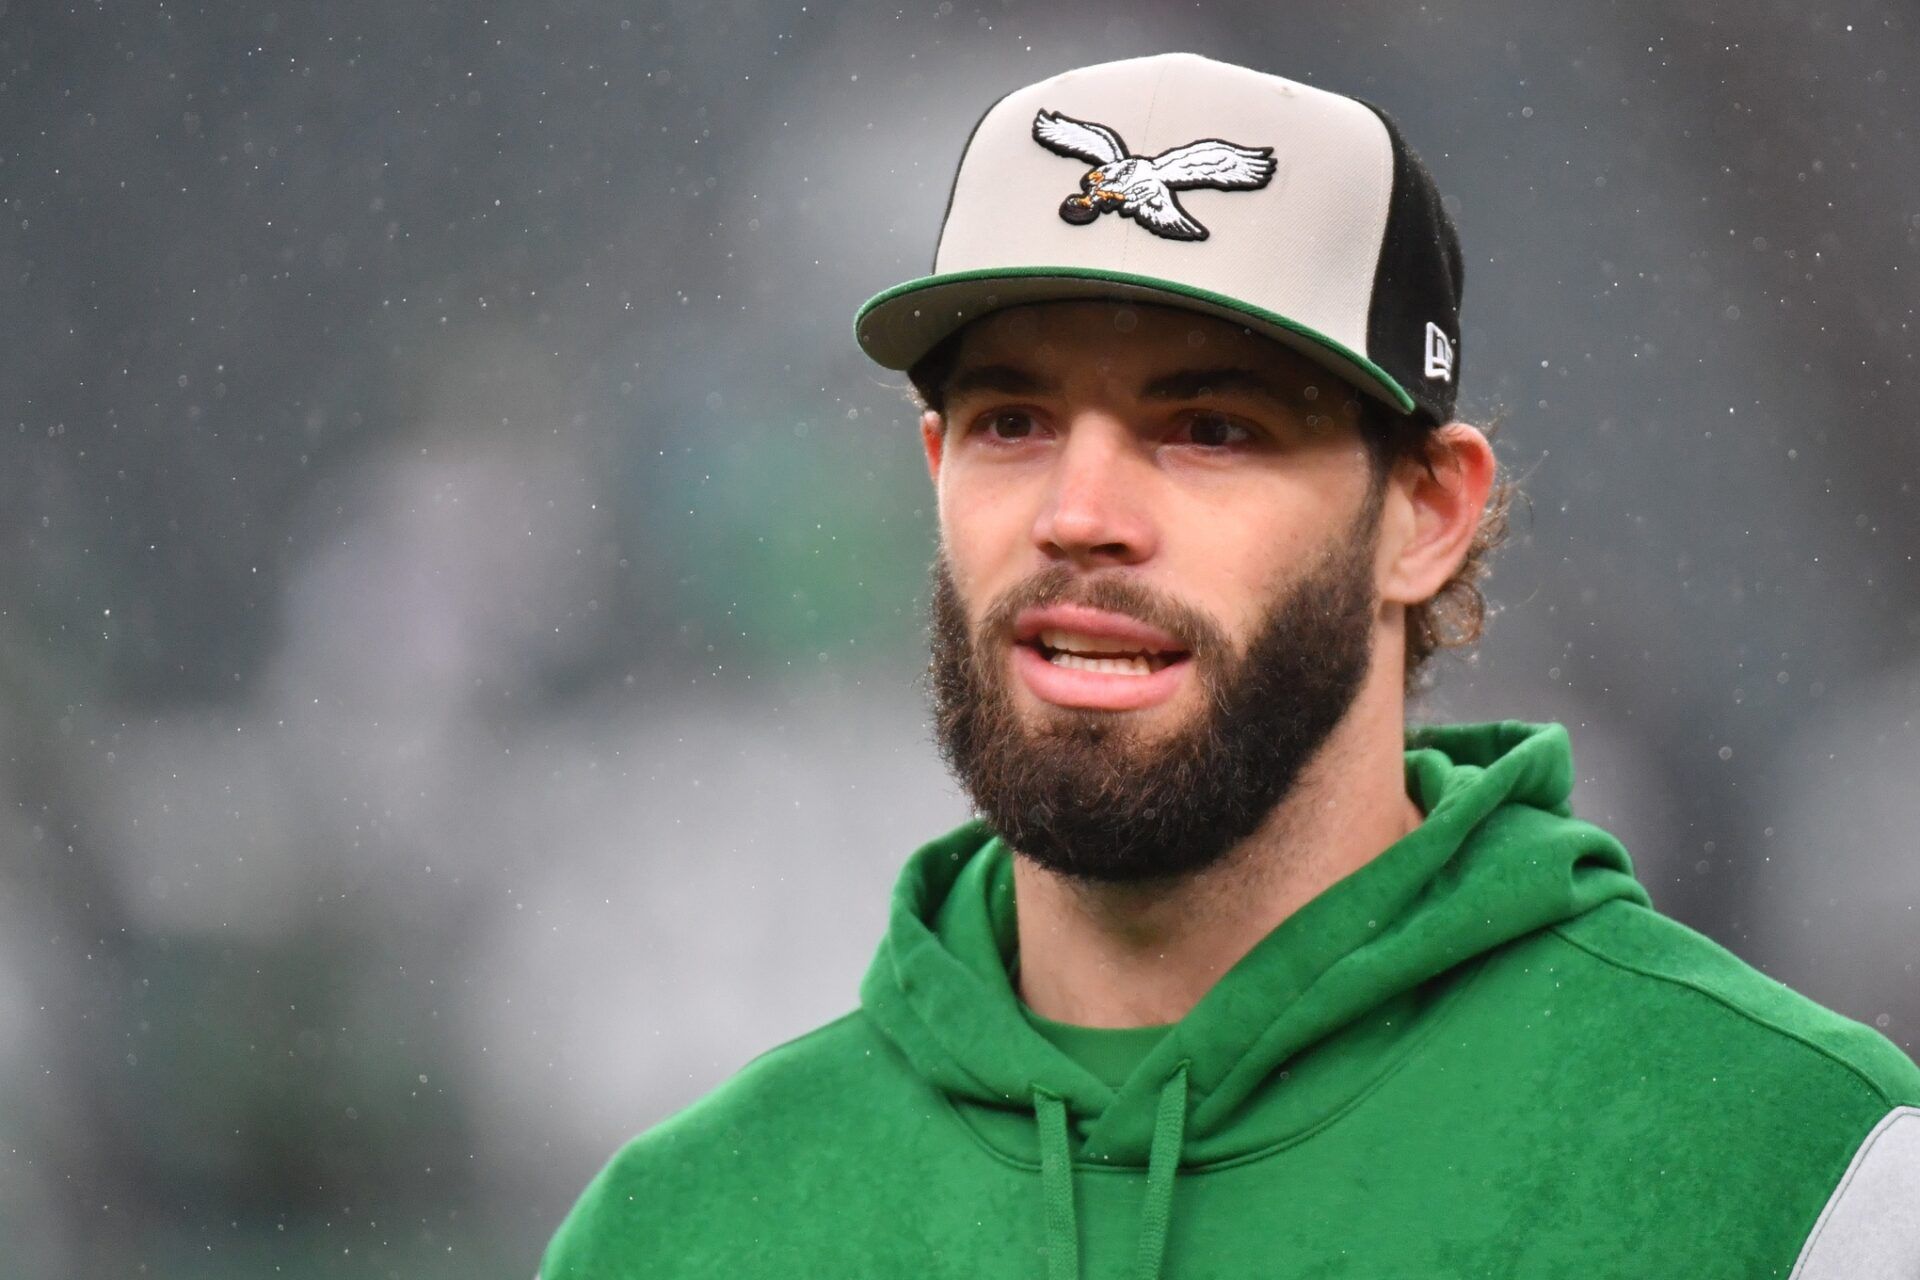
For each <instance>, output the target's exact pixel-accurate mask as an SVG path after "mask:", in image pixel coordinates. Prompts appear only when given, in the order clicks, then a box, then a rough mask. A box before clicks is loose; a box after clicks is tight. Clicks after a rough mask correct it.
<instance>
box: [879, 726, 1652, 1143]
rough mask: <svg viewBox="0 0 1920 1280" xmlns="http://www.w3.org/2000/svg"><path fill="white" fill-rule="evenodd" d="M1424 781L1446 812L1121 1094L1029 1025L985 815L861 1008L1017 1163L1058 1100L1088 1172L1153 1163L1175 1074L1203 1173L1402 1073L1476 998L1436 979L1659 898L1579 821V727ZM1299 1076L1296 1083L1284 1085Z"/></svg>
mask: <svg viewBox="0 0 1920 1280" xmlns="http://www.w3.org/2000/svg"><path fill="white" fill-rule="evenodd" d="M1406 776H1407V792H1408V795H1409V796H1410V797H1412V798H1413V799H1414V801H1415V802H1416V803H1417V804H1418V805H1419V806H1420V808H1421V810H1422V811H1423V812H1424V813H1425V815H1426V818H1425V821H1423V822H1422V823H1421V825H1420V826H1419V827H1418V828H1416V829H1415V830H1414V831H1412V832H1410V833H1408V834H1407V835H1406V836H1405V837H1403V838H1402V839H1400V840H1398V841H1396V842H1395V843H1394V844H1393V845H1391V846H1389V847H1388V848H1387V849H1386V850H1384V851H1383V852H1382V853H1381V854H1380V855H1379V856H1378V857H1376V858H1374V859H1373V860H1372V861H1370V862H1368V863H1367V864H1366V865H1365V866H1363V867H1361V868H1360V869H1359V870H1357V871H1355V872H1353V873H1352V874H1351V875H1349V876H1347V877H1346V878H1345V879H1343V880H1341V881H1339V882H1337V883H1336V884H1334V885H1332V886H1330V887H1329V888H1328V889H1326V890H1325V891H1324V892H1323V893H1321V894H1320V895H1319V896H1318V897H1316V898H1315V899H1313V900H1312V901H1311V902H1309V903H1308V904H1307V905H1306V906H1304V907H1303V908H1301V909H1300V910H1299V911H1297V912H1295V913H1294V914H1293V915H1292V916H1289V917H1288V918H1287V919H1286V920H1284V921H1283V922H1281V924H1280V925H1279V926H1278V927H1276V928H1275V929H1274V930H1273V931H1272V932H1271V933H1269V934H1268V935H1267V936H1266V937H1265V938H1264V939H1262V940H1261V941H1260V942H1259V943H1258V944H1256V945H1255V946H1254V947H1253V949H1252V950H1251V951H1249V952H1248V953H1247V954H1246V955H1245V956H1244V957H1243V958H1242V959H1241V960H1240V961H1239V963H1237V964H1236V965H1235V966H1234V967H1233V968H1232V969H1230V970H1229V971H1228V972H1227V973H1226V974H1225V975H1224V976H1223V977H1222V978H1221V979H1220V981H1219V982H1218V983H1217V984H1215V986H1214V987H1213V989H1212V990H1211V991H1209V992H1208V993H1207V995H1206V996H1205V997H1204V998H1202V999H1201V1000H1200V1002H1199V1003H1198V1004H1196V1005H1195V1006H1194V1008H1193V1009H1192V1010H1191V1011H1190V1012H1189V1013H1188V1014H1187V1016H1186V1017H1185V1018H1183V1019H1182V1020H1181V1021H1180V1022H1178V1023H1176V1024H1174V1025H1173V1027H1172V1028H1171V1029H1170V1031H1169V1033H1168V1035H1167V1036H1166V1038H1165V1039H1164V1040H1163V1041H1162V1042H1161V1043H1160V1044H1159V1045H1158V1046H1157V1047H1156V1048H1155V1049H1154V1050H1153V1051H1152V1052H1151V1053H1150V1054H1149V1055H1148V1056H1147V1057H1146V1058H1145V1059H1144V1060H1143V1061H1142V1062H1141V1063H1140V1064H1139V1066H1138V1067H1137V1068H1136V1069H1135V1071H1134V1073H1133V1075H1132V1076H1131V1077H1129V1078H1128V1080H1127V1081H1126V1082H1125V1083H1123V1084H1122V1085H1121V1086H1120V1087H1118V1088H1115V1087H1113V1086H1111V1085H1109V1084H1106V1083H1104V1082H1102V1081H1101V1080H1099V1079H1096V1078H1095V1077H1094V1076H1093V1075H1092V1074H1091V1073H1090V1072H1088V1071H1087V1070H1085V1069H1084V1068H1082V1067H1081V1066H1080V1065H1079V1064H1078V1063H1076V1062H1075V1061H1073V1060H1072V1059H1071V1058H1069V1057H1068V1056H1067V1055H1066V1054H1065V1053H1063V1052H1062V1051H1061V1050H1059V1049H1058V1048H1056V1047H1055V1046H1054V1045H1053V1044H1052V1043H1051V1042H1049V1041H1048V1040H1047V1039H1046V1038H1045V1037H1044V1036H1042V1035H1041V1034H1040V1033H1039V1032H1038V1031H1037V1030H1036V1029H1035V1028H1034V1027H1033V1026H1032V1024H1030V1023H1029V1022H1028V1020H1027V1019H1026V1017H1025V1015H1024V1013H1023V1011H1022V1007H1021V1004H1020V1001H1019V998H1018V996H1017V994H1016V993H1015V990H1014V986H1013V983H1012V981H1011V980H1010V979H1009V977H1008V972H1009V966H1010V965H1012V964H1013V963H1014V962H1015V959H1016V954H1017V943H1016V934H1015V911H1016V904H1015V902H1014V890H1013V875H1012V854H1011V851H1010V850H1009V849H1008V847H1007V846H1006V844H1005V842H1004V841H1002V840H1000V839H999V838H998V837H997V836H995V835H994V834H993V833H992V832H991V831H990V830H988V829H987V828H986V827H985V825H984V824H983V823H982V822H981V821H979V820H978V819H975V820H973V821H970V822H967V823H965V824H963V825H961V826H960V827H958V828H957V829H955V830H953V831H951V832H949V833H948V834H946V835H945V836H942V837H940V838H939V839H937V840H934V841H932V842H931V843H929V844H927V845H925V846H923V847H921V848H920V849H919V850H917V851H916V852H915V853H914V854H913V856H912V857H911V858H910V860H909V861H908V863H907V866H906V868H905V870H904V871H903V873H902V874H901V877H900V880H899V884H898V887H897V888H896V890H895V894H894V899H893V907H892V913H891V916H890V919H889V923H888V927H887V934H886V937H885V939H884V940H883V941H882V943H881V945H880V948H879V952H878V954H877V955H876V956H875V958H874V961H873V964H872V967H871V968H870V969H869V971H868V973H867V976H866V979H865V981H864V982H863V984H862V987H861V1003H862V1005H863V1007H864V1009H865V1011H866V1013H867V1015H868V1016H869V1017H870V1018H871V1019H872V1021H873V1023H874V1024H875V1025H876V1026H877V1027H878V1028H879V1030H880V1031H881V1033H882V1034H883V1035H885V1036H886V1037H887V1038H888V1039H889V1040H891V1041H892V1042H893V1044H894V1045H896V1046H897V1047H898V1048H899V1050H900V1052H901V1053H902V1054H903V1055H904V1056H905V1058H906V1060H907V1061H908V1063H910V1064H911V1066H912V1067H913V1069H914V1070H915V1071H916V1072H918V1073H919V1074H920V1075H921V1076H922V1077H923V1078H924V1079H926V1080H927V1081H928V1082H929V1083H930V1084H932V1085H933V1086H935V1087H936V1088H938V1089H939V1090H941V1091H942V1092H943V1093H944V1094H946V1095H947V1096H948V1097H949V1099H950V1100H952V1101H953V1102H954V1103H955V1105H956V1108H957V1109H958V1110H959V1112H960V1114H961V1117H962V1119H963V1120H965V1121H966V1122H967V1123H968V1124H969V1125H971V1126H972V1127H973V1128H974V1129H975V1130H976V1131H977V1132H978V1133H979V1134H980V1135H981V1137H982V1138H983V1139H984V1140H986V1141H987V1142H988V1143H989V1144H990V1145H992V1146H994V1147H996V1148H997V1149H999V1150H1001V1151H1002V1152H1003V1153H1004V1154H1006V1155H1008V1156H1010V1157H1012V1158H1015V1159H1021V1160H1026V1161H1033V1160H1036V1159H1038V1158H1039V1157H1040V1156H1043V1155H1044V1154H1045V1150H1044V1148H1045V1146H1046V1145H1047V1144H1046V1143H1045V1142H1044V1141H1043V1139H1044V1137H1045V1134H1044V1133H1042V1132H1038V1131H1037V1130H1039V1129H1044V1128H1045V1113H1046V1111H1047V1110H1048V1109H1050V1108H1051V1106H1052V1105H1053V1104H1052V1102H1050V1101H1048V1100H1057V1102H1058V1104H1059V1109H1060V1110H1061V1111H1062V1112H1064V1116H1065V1118H1066V1119H1067V1121H1068V1124H1069V1131H1070V1141H1071V1142H1072V1145H1073V1147H1074V1150H1073V1153H1072V1154H1073V1157H1074V1158H1075V1159H1078V1160H1081V1161H1089V1162H1100V1163H1108V1164H1120V1165H1142V1166H1144V1165H1146V1164H1148V1162H1149V1156H1150V1155H1151V1154H1152V1153H1153V1151H1154V1147H1155V1145H1156V1144H1155V1137H1156V1134H1158V1135H1160V1136H1161V1138H1162V1140H1163V1142H1164V1139H1165V1134H1166V1130H1167V1127H1168V1125H1169V1124H1170V1123H1171V1121H1170V1120H1169V1118H1168V1116H1167V1115H1166V1112H1167V1111H1168V1110H1169V1109H1170V1108H1171V1107H1172V1105H1173V1104H1172V1103H1171V1102H1170V1101H1169V1098H1168V1092H1169V1086H1170V1084H1171V1083H1172V1082H1173V1081H1174V1080H1175V1078H1176V1077H1179V1078H1180V1087H1181V1089H1182V1090H1183V1091H1184V1094H1185V1098H1184V1102H1183V1103H1182V1104H1181V1106H1180V1108H1179V1109H1180V1111H1181V1113H1182V1114H1181V1115H1180V1116H1179V1117H1178V1120H1179V1121H1180V1128H1181V1130H1182V1132H1181V1136H1180V1139H1179V1143H1180V1145H1179V1157H1180V1163H1181V1164H1183V1165H1186V1166H1188V1167H1192V1166H1195V1165H1201V1164H1208V1163H1213V1162H1216V1161H1220V1160H1226V1159H1233V1158H1236V1157H1240V1156H1244V1155H1246V1154H1248V1153H1250V1152H1252V1151H1256V1150H1259V1149H1261V1148H1263V1147H1268V1146H1271V1145H1273V1144H1274V1143H1276V1142H1279V1141H1283V1140H1285V1139H1286V1138H1287V1137H1288V1136H1289V1135H1290V1134H1293V1133H1304V1132H1305V1131H1307V1130H1308V1129H1309V1128H1311V1127H1312V1125H1313V1124H1315V1123H1317V1122H1318V1121H1319V1120H1321V1119H1324V1117H1325V1116H1326V1115H1327V1114H1330V1113H1331V1112H1332V1111H1333V1110H1335V1109H1337V1108H1338V1107H1339V1106H1340V1105H1341V1104H1342V1102H1344V1101H1345V1100H1346V1099H1347V1098H1349V1097H1351V1096H1352V1095H1353V1094H1355V1093H1357V1092H1358V1091H1359V1089H1360V1088H1362V1087H1364V1086H1365V1084H1366V1083H1367V1080H1368V1078H1369V1077H1370V1076H1371V1075H1373V1074H1375V1073H1377V1072H1378V1071H1380V1070H1384V1069H1385V1068H1386V1067H1387V1066H1389V1065H1391V1061H1393V1060H1396V1058H1395V1055H1396V1053H1397V1052H1399V1051H1400V1050H1401V1049H1402V1048H1403V1047H1404V1046H1405V1044H1406V1042H1407V1041H1408V1038H1409V1036H1410V1035H1411V1034H1413V1030H1412V1029H1413V1028H1414V1027H1415V1025H1416V1024H1419V1023H1421V1022H1422V1019H1421V1018H1420V1017H1419V1016H1418V1015H1419V1014H1420V1013H1421V1012H1422V1010H1423V1008H1424V1007H1425V1005H1426V1004H1428V1003H1430V1002H1432V1001H1436V1000H1444V999H1445V998H1446V994H1445V993H1446V992H1448V991H1453V990H1456V989H1458V988H1459V986H1460V985H1461V984H1460V983H1458V982H1444V981H1443V982H1436V981H1435V980H1436V979H1441V978H1443V976H1445V975H1449V974H1450V973H1452V972H1453V971H1456V970H1460V969H1461V968H1462V966H1467V965H1470V964H1472V963H1474V962H1475V961H1476V960H1477V958H1479V957H1482V956H1484V955H1485V954H1486V953H1488V952H1489V951H1491V950H1492V949H1494V948H1497V947H1499V946H1500V945H1501V944H1503V943H1506V942H1508V941H1510V940H1512V939H1515V938H1518V937H1521V936H1522V935H1525V934H1528V933H1532V932H1533V931H1535V930H1538V929H1541V928H1544V927H1546V926H1549V925H1553V924H1555V923H1557V922H1560V921H1563V920H1566V919H1569V918H1571V917H1573V916H1577V915H1580V914H1581V913H1582V912H1585V911H1588V910H1590V909H1592V908H1593V907H1595V906H1598V905H1599V904H1601V903H1603V902H1606V901H1609V900H1611V899H1614V898H1631V899H1633V900H1635V901H1638V902H1640V903H1643V904H1644V903H1646V902H1647V895H1646V892H1645V890H1643V889H1642V888H1641V887H1640V885H1639V884H1638V883H1637V882H1636V881H1635V880H1634V878H1633V872H1632V865H1631V863H1630V861H1629V859H1628V856H1627V853H1626V850H1625V849H1623V848H1622V847H1621V846H1620V844H1619V842H1618V841H1617V840H1615V839H1614V838H1613V837H1612V836H1611V835H1609V834H1607V833H1606V832H1605V831H1602V830H1600V829H1599V828H1598V827H1594V826H1592V825H1590V824H1588V823H1585V822H1582V821H1579V820H1578V819H1575V818H1574V817H1572V816H1571V810H1570V808H1569V804H1568V797H1569V795H1570V793H1571V791H1572V785H1573V757H1572V751H1571V748H1570V745H1569V743H1568V740H1567V733H1566V730H1565V729H1564V728H1563V727H1561V726H1560V725H1557V724H1543V725H1533V724H1522V723H1518V722H1513V721H1506V722H1500V723H1492V724H1468V725H1444V726H1434V727H1429V728H1425V729H1418V730H1413V731H1410V732H1409V734H1408V736H1407V749H1406ZM1455 976H1458V975H1455ZM1442 989H1443V990H1442ZM1310 1051H1313V1052H1310ZM1315 1059H1322V1060H1324V1069H1319V1070H1316V1069H1314V1060H1315ZM1283 1065H1289V1066H1290V1067H1292V1068H1293V1069H1290V1070H1289V1071H1288V1072H1287V1073H1286V1077H1287V1081H1288V1087H1287V1088H1285V1089H1267V1088H1266V1086H1267V1085H1268V1084H1269V1082H1271V1081H1273V1080H1274V1079H1275V1076H1276V1072H1278V1071H1279V1069H1280V1068H1281V1067H1282V1066H1283ZM1268 1094H1271V1095H1276V1096H1273V1097H1268V1096H1265V1095H1268ZM1037 1099H1038V1100H1039V1101H1036V1100H1037Z"/></svg>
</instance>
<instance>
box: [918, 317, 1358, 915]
mask: <svg viewBox="0 0 1920 1280" xmlns="http://www.w3.org/2000/svg"><path fill="white" fill-rule="evenodd" d="M946 385H947V394H946V403H945V406H944V407H945V430H944V433H943V432H941V431H940V430H939V429H938V428H939V425H940V424H939V422H938V420H936V419H933V418H931V417H929V419H928V420H927V422H926V423H925V424H923V426H924V429H925V432H926V441H927V449H928V458H929V464H930V466H931V467H932V469H933V471H934V474H935V478H936V482H937V486H938V491H939V506H940V525H941V541H942V546H941V552H940V556H939V558H938V560H937V561H936V562H935V565H934V574H933V593H932V614H933V616H932V625H931V638H932V660H931V663H930V667H929V676H930V683H931V692H932V695H933V701H934V710H935V727H936V730H937V733H938V736H939V745H940V748H941V751H942V754H943V755H944V756H945V757H946V759H947V761H948V763H949V764H950V765H951V766H952V767H953V769H954V771H955V773H956V775H957V776H958V777H959V779H960V781H961V783H962V785H963V786H965V788H966V789H967V791H968V793H969V794H970V796H971V797H972V799H973V801H974V803H975V805H976V806H977V807H978V809H979V810H980V812H981V813H982V814H983V815H984V816H985V817H986V819H987V820H988V822H989V824H990V825H991V826H992V827H993V828H994V829H995V830H996V831H998V832H999V833H1000V834H1001V835H1002V836H1004V837H1005V838H1006V839H1007V841H1008V842H1009V843H1010V844H1011V845H1012V846H1013V847H1014V848H1015V849H1017V850H1018V851H1019V852H1021V853H1022V854H1024V855H1026V856H1027V857H1029V858H1032V859H1033V860H1034V861H1036V862H1038V863H1039V864H1040V865H1042V866H1045V867H1048V868H1050V869H1052V870H1055V871H1059V872H1062V873H1065V874H1068V875H1072V876H1076V877H1082V878H1086V879H1091V880H1105V881H1132V880H1142V879H1151V878H1156V877H1164V876H1172V875H1178V874H1182V873H1185V872H1191V871H1195V870H1198V869H1200V868H1203V867H1205V866H1208V865H1210V864H1212V863H1213V862H1215V861H1217V860H1218V859H1219V858H1220V857H1221V856H1222V855H1223V854H1225V853H1226V852H1227V851H1228V850H1229V849H1230V848H1232V847H1233V846H1234V845H1235V844H1237V843H1239V842H1240V841H1241V840H1243V839H1244V838H1245V837H1246V836H1248V835H1249V834H1251V833H1252V832H1253V831H1254V830H1255V829H1256V828H1257V827H1258V826H1259V825H1260V823H1261V822H1262V821H1263V820H1264V819H1265V817H1266V816H1267V815H1268V813H1269V812H1271V810H1272V809H1273V807H1274V806H1275V805H1276V804H1277V803H1279V802H1280V801H1281V800H1282V799H1284V798H1285V796H1286V795H1287V793H1288V792H1289V791H1290V789H1291V788H1292V786H1293V784H1294V782H1295V781H1296V779H1297V778H1298V776H1299V774H1300V771H1301V769H1302V768H1303V767H1304V766H1305V765H1306V764H1307V763H1308V762H1309V761H1310V760H1311V759H1312V757H1313V756H1314V754H1315V753H1316V752H1317V751H1318V750H1319V748H1320V746H1321V745H1322V743H1324V742H1325V740H1326V738H1327V736H1328V734H1329V733H1331V731H1332V730H1333V729H1334V727H1335V726H1336V725H1337V724H1338V723H1339V722H1340V720H1341V718H1342V717H1343V716H1344V715H1345V714H1346V711H1347V708H1348V707H1349V706H1350V705H1351V704H1352V701H1353V698H1354V696H1355V694H1356V693H1357V691H1358V689H1359V688H1360V686H1361V684H1362V683H1363V682H1364V680H1365V677H1366V674H1367V671H1368V666H1369V660H1370V656H1371V650H1372V639H1373V630H1374V624H1375V620H1376V612H1377V603H1376V596H1375V591H1374V553H1375V545H1376V542H1377V536H1376V535H1377V527H1378V517H1379V512H1380V495H1381V490H1380V489H1379V487H1378V486H1376V485H1374V484H1373V483H1372V477H1371V474H1370V471H1369V467H1368V463H1367V452H1366V447H1365V445H1364V443H1363V441H1362V439H1361V436H1360V427H1359V404H1358V400H1357V398H1356V397H1357V393H1356V392H1354V391H1353V390H1352V389H1351V388H1350V387H1348V386H1347V385H1346V384H1345V383H1343V382H1342V381H1341V380H1340V379H1338V378H1336V377H1334V376H1333V375H1331V374H1329V373H1326V372H1325V371H1323V370H1320V369H1319V368H1318V367H1317V366H1314V365H1312V364H1310V363H1308V362H1306V361H1305V360H1303V359H1301V358H1300V357H1298V356H1295V355H1294V354H1293V353H1292V352H1290V351H1288V350H1287V349H1285V348H1283V347H1281V346H1280V345H1279V344H1277V343H1274V342H1271V341H1269V340H1268V339H1265V338H1261V337H1256V336H1254V335H1251V334H1249V333H1247V332H1245V331H1244V330H1242V329H1240V328H1239V327H1238V326H1236V325H1233V324H1230V323H1227V322H1224V321H1219V320H1214V319H1211V318H1209V317H1205V316H1200V315H1198V314H1195V313H1191V312H1185V311H1180V310H1175V309H1171V308H1163V307H1153V306H1124V305H1120V304H1114V303H1106V302H1071V303H1046V304H1038V305H1032V306H1025V307H1019V308H1014V309H1011V310H1008V311H1004V312H1000V313H997V314H995V315H993V316H989V317H987V318H985V319H983V320H980V321H977V322H975V323H974V324H973V325H972V326H970V327H969V329H968V330H967V331H966V333H965V334H964V335H963V338H962V340H961V344H960V349H959V352H958V356H957V359H956V361H955V363H954V366H953V369H952V373H951V376H950V377H949V379H948V381H947V384H946ZM1117 650H1132V651H1136V652H1140V651H1146V656H1145V657H1144V658H1132V659H1124V658H1115V657H1108V658H1104V659H1103V658H1086V657H1078V656H1071V655H1072V654H1074V653H1079V654H1088V653H1098V652H1102V651H1105V652H1108V653H1112V652H1114V651H1117ZM1090 664H1091V665H1090Z"/></svg>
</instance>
